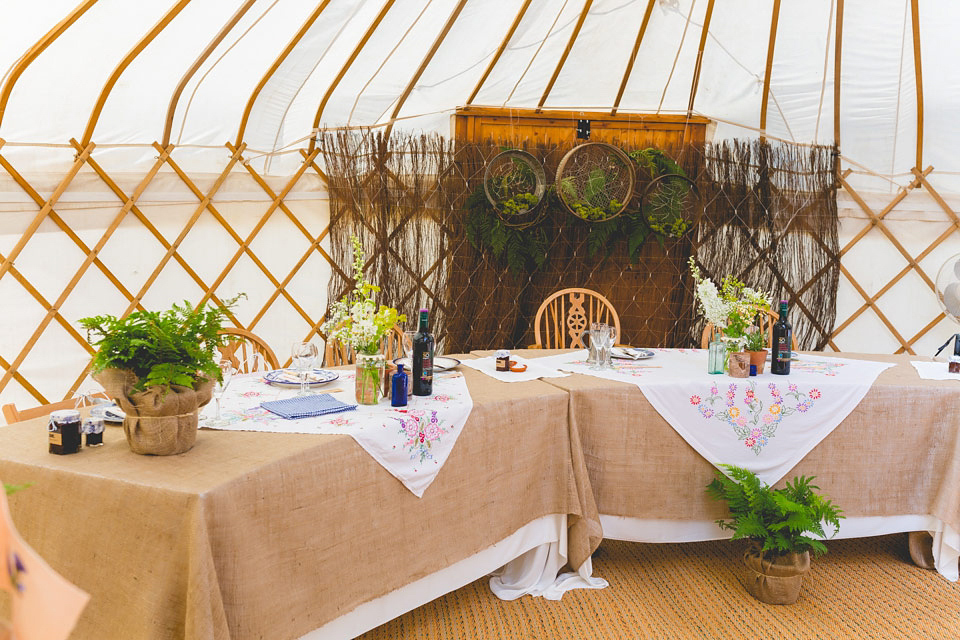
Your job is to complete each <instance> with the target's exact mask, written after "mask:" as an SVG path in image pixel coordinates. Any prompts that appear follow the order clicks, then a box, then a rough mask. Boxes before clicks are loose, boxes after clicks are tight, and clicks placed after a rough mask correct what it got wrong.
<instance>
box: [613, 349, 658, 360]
mask: <svg viewBox="0 0 960 640" xmlns="http://www.w3.org/2000/svg"><path fill="white" fill-rule="evenodd" d="M654 355H656V354H655V353H654V352H653V351H650V349H634V348H633V347H614V348H612V349H610V357H611V358H621V359H623V360H646V359H647V358H652V357H653V356H654Z"/></svg>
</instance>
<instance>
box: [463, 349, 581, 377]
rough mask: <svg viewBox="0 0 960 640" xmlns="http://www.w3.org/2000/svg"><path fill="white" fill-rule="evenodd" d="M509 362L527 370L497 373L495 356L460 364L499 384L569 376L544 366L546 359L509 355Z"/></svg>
mask: <svg viewBox="0 0 960 640" xmlns="http://www.w3.org/2000/svg"><path fill="white" fill-rule="evenodd" d="M584 353H586V352H584ZM510 360H511V361H513V362H516V363H517V364H525V365H527V370H526V371H497V358H496V356H486V357H484V358H474V359H471V360H464V361H463V362H461V363H460V364H462V365H465V366H467V367H470V368H471V369H476V370H477V371H480V372H481V373H485V374H487V375H488V376H490V377H491V378H495V379H497V380H499V381H501V382H529V381H530V380H539V379H540V378H563V377H566V376H568V375H570V374H568V373H563V372H562V371H558V370H557V369H556V368H555V367H553V366H545V365H544V360H546V358H522V357H520V356H515V355H513V354H511V355H510Z"/></svg>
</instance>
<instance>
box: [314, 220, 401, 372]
mask: <svg viewBox="0 0 960 640" xmlns="http://www.w3.org/2000/svg"><path fill="white" fill-rule="evenodd" d="M351 240H352V241H353V274H352V275H353V279H354V281H355V283H356V284H355V285H354V287H353V290H352V291H351V292H350V293H348V294H347V295H345V296H344V297H343V298H341V299H340V300H338V301H336V302H334V303H333V304H332V305H331V306H330V315H329V318H330V319H329V320H327V321H326V322H325V323H324V324H323V326H322V327H321V329H322V330H323V331H324V332H325V333H326V334H327V336H328V337H329V338H331V339H335V340H339V341H340V342H341V343H342V344H344V345H346V346H348V347H350V348H352V349H353V350H354V351H356V352H357V353H363V354H367V355H373V354H376V353H379V352H380V343H381V342H382V341H383V338H384V336H386V335H387V334H388V333H390V331H391V330H392V329H393V327H394V325H396V324H397V323H398V322H406V320H407V317H406V316H405V315H404V314H402V313H401V314H398V313H397V310H396V309H394V308H392V307H387V306H385V305H380V306H379V307H378V306H377V304H376V303H375V302H374V301H373V294H375V293H377V292H378V291H380V287H377V286H375V285H372V284H370V283H369V282H367V281H366V279H365V278H364V276H363V265H364V263H365V262H366V255H365V254H364V251H363V244H362V243H361V242H360V238H358V237H357V236H352V237H351Z"/></svg>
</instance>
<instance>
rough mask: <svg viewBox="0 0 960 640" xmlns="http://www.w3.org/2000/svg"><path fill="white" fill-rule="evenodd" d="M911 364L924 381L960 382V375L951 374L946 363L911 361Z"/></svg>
mask: <svg viewBox="0 0 960 640" xmlns="http://www.w3.org/2000/svg"><path fill="white" fill-rule="evenodd" d="M910 364H912V365H913V368H914V369H916V370H917V374H918V375H919V376H920V377H921V378H923V379H924V380H960V373H950V370H949V369H947V363H946V362H940V361H936V362H927V361H923V360H911V361H910Z"/></svg>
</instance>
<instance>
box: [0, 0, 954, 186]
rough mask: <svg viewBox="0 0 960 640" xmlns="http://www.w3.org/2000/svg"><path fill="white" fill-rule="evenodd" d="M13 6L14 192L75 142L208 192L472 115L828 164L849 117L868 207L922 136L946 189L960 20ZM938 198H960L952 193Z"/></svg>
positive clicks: (716, 5) (396, 5)
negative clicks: (354, 139)
mask: <svg viewBox="0 0 960 640" xmlns="http://www.w3.org/2000/svg"><path fill="white" fill-rule="evenodd" d="M4 4H5V6H4V8H3V13H4V24H5V26H6V29H5V34H4V38H3V39H2V40H0V69H4V70H6V74H5V75H4V78H3V79H4V90H5V91H8V92H9V95H5V96H4V97H6V98H7V100H6V104H5V105H3V106H4V107H5V108H4V111H3V112H2V121H0V137H2V138H3V139H4V140H5V141H6V143H7V145H8V149H13V148H14V145H16V146H17V147H19V146H20V145H28V146H29V148H30V152H29V154H24V155H25V158H24V161H25V162H26V163H27V164H25V165H23V167H24V170H37V171H45V170H57V169H61V168H62V167H63V166H64V165H65V163H68V162H69V160H70V157H71V156H72V153H73V149H72V148H70V147H69V144H68V141H69V140H70V139H71V138H76V139H77V140H79V141H81V142H86V141H88V140H92V141H93V142H95V143H96V144H97V147H98V150H99V151H98V157H99V158H100V161H101V162H102V163H103V164H104V166H106V167H107V168H108V169H111V168H113V165H117V166H122V167H125V168H127V169H129V170H135V169H136V167H148V166H149V164H150V157H151V156H152V155H153V153H154V150H153V149H152V147H151V146H150V145H151V143H153V142H154V141H161V142H166V141H167V140H165V139H164V138H165V136H166V135H168V136H169V142H172V143H174V144H175V145H177V147H178V148H180V149H181V153H180V154H179V158H180V162H181V166H183V167H184V168H185V169H187V170H194V171H202V170H203V169H204V168H205V167H206V168H209V169H210V170H211V171H214V172H215V171H217V170H218V169H217V168H216V165H217V164H219V163H220V162H222V160H221V158H222V155H223V153H222V152H223V145H224V143H225V142H227V141H233V142H245V143H246V144H247V147H248V149H249V150H250V152H252V153H254V154H268V155H272V160H271V161H270V162H269V163H267V165H266V171H268V172H269V173H272V174H284V173H290V172H292V171H293V170H294V169H295V167H296V165H297V164H298V157H299V156H298V154H296V153H290V152H291V151H295V150H296V149H298V148H300V147H303V146H305V144H306V142H305V141H307V140H308V138H309V137H310V136H311V135H312V133H313V132H314V130H315V128H314V121H315V120H318V121H319V123H320V124H321V126H327V127H340V126H368V125H378V126H384V125H388V124H390V123H395V126H396V127H402V128H416V129H426V130H436V131H440V132H443V133H448V132H449V117H450V115H451V113H452V112H453V110H454V109H455V108H456V107H458V106H463V105H465V104H467V103H468V101H470V102H471V103H472V104H476V105H495V106H505V107H517V108H529V107H543V108H546V109H551V108H563V109H585V110H587V109H589V110H605V109H611V108H613V107H614V106H616V107H617V109H618V111H619V112H621V113H630V112H637V113H641V112H642V113H656V112H660V113H685V112H687V111H688V108H691V106H692V112H693V113H696V114H702V115H705V116H707V117H709V118H711V119H713V120H714V121H715V122H716V123H717V128H716V136H717V137H733V136H736V137H753V136H756V135H757V134H758V133H760V131H761V125H765V126H764V127H763V129H764V130H765V133H766V134H767V135H768V136H769V137H771V138H775V139H784V140H790V141H795V142H800V143H809V142H820V143H827V144H830V143H832V142H833V140H834V134H835V123H834V106H835V105H834V101H835V99H836V98H837V97H839V108H840V122H839V127H836V129H837V130H838V131H839V135H840V144H841V151H842V153H843V158H844V160H845V161H846V162H847V163H848V165H849V166H850V167H852V168H854V169H855V170H856V171H857V175H859V176H861V177H860V178H859V180H860V181H861V182H860V184H861V186H865V187H867V188H872V189H883V190H888V189H889V186H890V185H889V183H888V182H887V180H886V179H892V180H893V181H894V182H895V183H896V184H904V183H907V182H909V181H910V179H911V178H912V176H911V174H910V170H911V168H912V167H914V166H915V164H916V157H917V152H916V149H917V135H918V124H919V123H920V116H921V115H922V132H923V140H922V143H923V144H922V148H923V162H925V163H929V164H932V165H934V166H935V167H937V169H938V170H949V169H951V168H952V167H950V164H951V162H952V160H951V158H952V154H951V151H952V150H953V148H954V145H955V142H956V141H955V134H954V133H953V132H954V131H955V130H956V127H955V126H952V123H951V122H950V118H951V117H952V114H953V113H954V109H953V107H955V106H956V105H957V104H960V81H958V72H957V69H956V64H955V60H956V59H957V53H958V45H957V41H956V38H955V36H954V35H953V34H952V27H953V26H955V25H956V24H958V23H960V5H958V3H955V2H948V1H945V0H944V1H939V2H933V1H929V0H928V1H919V2H913V3H911V2H910V0H855V1H850V0H848V1H846V2H842V1H840V0H814V1H809V2H783V3H781V2H779V1H778V2H772V1H771V0H738V1H737V2H714V1H713V0H653V1H650V0H633V1H630V0H325V1H323V2H320V3H313V2H301V1H298V0H257V1H252V2H251V1H246V2H240V1H239V0H237V1H235V2H226V1H222V0H192V1H190V0H181V1H180V2H175V3H171V2H152V1H151V2H124V1H121V0H99V1H97V0H87V1H86V2H82V3H80V4H79V5H78V4H77V3H76V2H75V1H74V0H48V1H45V2H42V3H20V2H13V1H10V2H6V3H4ZM914 5H915V6H916V7H917V9H918V15H917V18H918V19H917V22H916V24H914V20H913V15H912V11H913V6H914ZM775 9H776V11H774V10H775ZM775 13H776V14H777V15H776V16H775V15H774V14H775ZM645 18H646V20H645ZM838 18H839V20H838ZM65 20H66V21H67V22H68V23H69V25H65V24H64V22H63V21H65ZM838 22H840V23H841V24H840V25H839V26H840V38H839V41H840V42H841V43H842V46H841V56H840V57H839V78H840V83H839V96H838V95H837V85H836V82H835V80H836V78H837V71H838V69H837V66H838V65H837V62H838V60H837V59H836V58H835V51H834V48H835V43H836V42H837V41H838V38H837V32H838ZM515 23H516V27H515V29H513V31H512V33H510V32H511V29H512V27H513V26H514V24H515ZM705 25H707V26H708V32H707V35H706V38H705V40H703V42H702V51H701V48H700V45H701V40H702V35H703V29H704V26H705ZM64 27H65V28H64ZM641 27H643V28H642V29H641ZM771 27H773V34H772V35H771ZM915 27H916V28H915ZM641 31H642V33H641ZM51 32H52V34H51ZM508 33H509V34H510V37H509V40H508V41H507V42H506V46H505V48H504V49H503V51H502V53H501V54H500V55H499V57H498V58H497V59H496V60H495V64H494V65H493V67H492V68H489V67H490V63H491V62H492V61H494V58H495V56H496V54H497V52H498V50H499V49H500V47H501V44H502V43H503V42H504V38H505V37H506V36H507V35H508ZM46 34H51V35H52V36H53V37H45V35H46ZM221 36H222V37H221ZM572 36H573V37H572ZM639 36H642V40H640V42H639V46H636V45H637V43H638V37H639ZM772 36H775V38H774V37H772ZM916 36H919V45H918V47H915V46H914V45H915V42H914V40H915V37H916ZM38 43H42V44H41V45H40V46H42V47H43V49H42V51H41V52H40V53H39V55H36V57H35V58H33V56H32V55H29V54H30V52H31V48H33V47H37V45H38ZM141 48H142V50H140V49H141ZM208 48H209V51H207V49H208ZM135 49H136V50H138V52H137V53H135V55H132V56H130V55H128V54H130V53H131V51H134V50H135ZM634 49H636V51H635V58H633V59H632V55H633V54H634ZM915 51H919V53H920V60H921V61H922V65H920V68H919V69H918V67H917V65H916V64H915V60H914V52H915ZM205 53H206V55H204V54H205ZM28 55H29V57H30V58H31V59H30V60H29V63H28V64H26V65H23V64H20V63H22V61H23V58H24V56H28ZM561 62H562V64H561ZM768 62H769V63H770V69H769V85H768V86H769V93H768V94H767V99H766V100H764V94H765V82H764V80H765V78H766V76H767V64H768ZM197 63H199V64H197ZM121 64H122V65H123V68H122V69H119V70H118V65H121ZM194 65H196V68H194ZM421 65H422V66H421ZM628 67H629V74H628V75H627V77H626V79H625V81H624V75H625V72H627V70H628ZM118 71H119V73H117V72H118ZM557 72H558V73H557ZM554 75H555V79H554ZM484 76H485V77H484ZM481 78H483V82H482V83H481V82H480V80H481ZM919 78H922V88H923V91H922V109H923V111H922V113H921V112H920V111H919V110H920V109H921V101H920V98H921V94H920V92H918V86H919V85H918V79H919ZM695 80H696V81H695ZM182 81H184V84H183V86H182V88H181V87H180V86H179V85H180V83H181V82H182ZM108 82H109V83H112V85H111V84H108ZM411 82H412V83H413V85H412V87H408V85H410V84H411ZM261 84H262V86H259V85H261ZM548 85H549V91H548V90H547V89H548ZM621 85H623V91H622V95H620V96H619V97H618V93H619V92H620V89H621ZM408 88H409V89H410V90H409V92H408V91H407V89H408ZM471 96H472V100H471ZM101 98H102V99H103V104H102V109H100V110H98V109H97V107H98V99H101ZM764 103H766V112H765V113H761V106H762V105H763V104H764ZM321 104H322V105H323V109H322V112H319V113H318V110H319V107H320V105H321ZM171 105H172V106H171ZM248 105H249V107H250V108H249V113H246V114H245V111H246V109H247V107H248ZM245 115H246V119H245V118H244V116H245ZM170 116H172V117H171V121H170V126H169V131H167V130H166V125H167V119H168V117H170ZM318 116H319V118H318ZM242 125H243V126H242ZM241 126H242V131H241ZM57 149H63V150H64V151H65V153H57V151H56V150H57ZM187 149H190V150H191V152H190V153H189V154H188V153H184V151H186V150H187ZM209 150H213V151H214V153H213V154H210V153H208V152H205V151H209ZM8 152H11V153H12V151H8ZM284 152H287V153H284ZM18 155H19V154H18ZM860 172H863V173H862V174H861V173H860ZM863 174H876V175H878V176H882V178H877V179H874V180H868V179H867V178H866V177H864V176H863ZM943 187H944V188H946V185H943ZM947 190H953V191H955V190H958V187H957V186H956V185H955V184H954V180H951V181H950V188H949V189H947Z"/></svg>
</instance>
